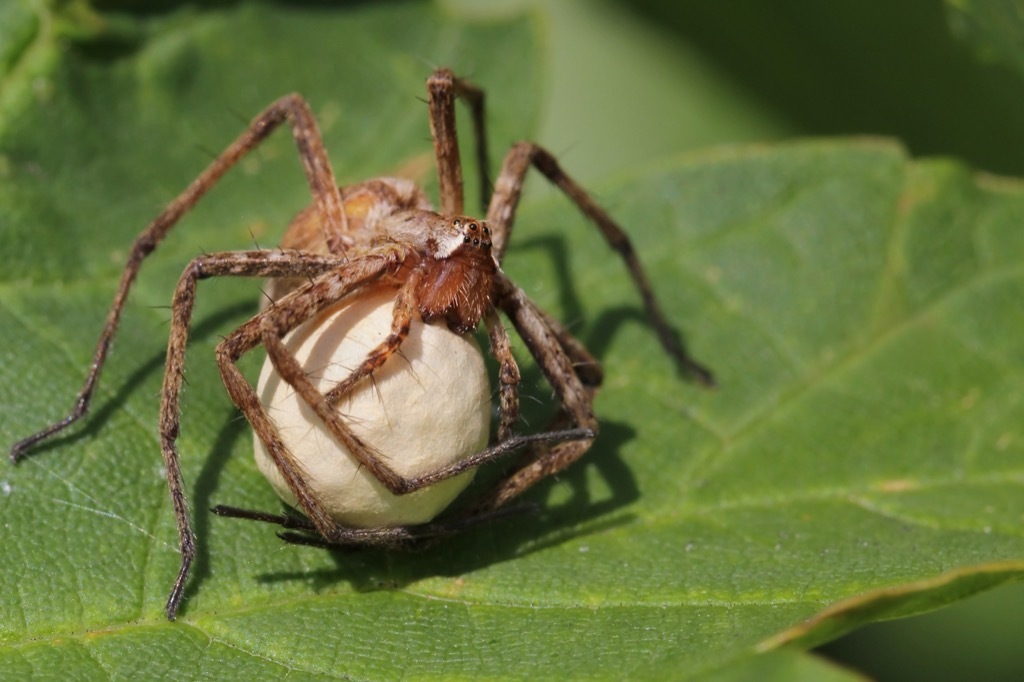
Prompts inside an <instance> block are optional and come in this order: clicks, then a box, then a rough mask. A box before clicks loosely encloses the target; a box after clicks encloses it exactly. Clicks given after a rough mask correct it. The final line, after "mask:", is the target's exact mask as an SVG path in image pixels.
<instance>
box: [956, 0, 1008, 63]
mask: <svg viewBox="0 0 1024 682" xmlns="http://www.w3.org/2000/svg"><path fill="white" fill-rule="evenodd" d="M946 9H947V11H948V13H949V20H950V24H951V25H952V27H953V29H954V31H956V32H957V34H958V35H959V36H960V37H961V38H962V39H963V40H964V41H966V42H968V43H970V44H972V45H973V46H974V47H975V48H976V49H977V51H978V53H979V55H980V56H981V57H982V58H983V59H987V60H991V61H999V62H1002V63H1004V64H1007V65H1009V66H1011V67H1013V68H1014V69H1016V70H1017V72H1018V73H1019V74H1024V3H1022V2H1021V1H1020V0H946Z"/></svg>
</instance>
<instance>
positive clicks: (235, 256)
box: [160, 251, 339, 620]
mask: <svg viewBox="0 0 1024 682" xmlns="http://www.w3.org/2000/svg"><path fill="white" fill-rule="evenodd" d="M338 263H339V259H338V258H337V257H330V256H328V257H325V256H319V255H313V254H306V253H296V252H288V251H229V252H225V253H213V254H207V255H205V256H200V257H198V258H196V259H194V260H193V261H192V262H191V263H189V265H188V267H186V268H185V271H184V272H183V273H182V274H181V278H180V279H179V280H178V285H177V287H176V288H175V290H174V298H173V302H172V310H171V331H170V335H169V338H168V342H167V365H166V370H165V372H164V382H163V389H162V391H161V401H160V445H161V452H162V454H163V459H164V467H165V469H166V470H167V486H168V488H169V489H170V494H171V502H172V504H173V506H174V515H175V520H176V521H177V525H178V541H179V547H180V550H181V567H180V569H179V570H178V576H177V578H176V579H175V581H174V586H173V588H172V589H171V593H170V596H169V597H168V599H167V606H166V612H167V617H168V618H170V619H171V620H174V618H175V616H176V614H177V612H178V606H179V605H180V603H181V598H182V596H183V595H184V591H185V582H186V580H187V579H188V573H189V568H190V567H191V565H192V560H193V559H194V558H195V537H194V535H193V533H192V523H191V520H190V519H189V512H188V502H187V500H186V496H185V485H184V481H183V479H182V475H181V466H180V462H179V456H178V448H177V439H178V433H179V431H180V429H181V423H180V404H179V399H180V396H181V385H182V382H183V380H184V376H185V348H186V344H187V342H188V332H189V327H190V326H191V322H192V310H193V308H194V306H195V298H196V287H197V285H198V282H199V280H201V279H206V278H210V277H263V278H266V277H280V276H283V275H296V274H304V275H306V276H310V277H312V276H316V275H319V274H320V273H323V272H325V271H327V270H329V269H331V268H333V267H337V265H338Z"/></svg>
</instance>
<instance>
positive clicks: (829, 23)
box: [453, 0, 1024, 681]
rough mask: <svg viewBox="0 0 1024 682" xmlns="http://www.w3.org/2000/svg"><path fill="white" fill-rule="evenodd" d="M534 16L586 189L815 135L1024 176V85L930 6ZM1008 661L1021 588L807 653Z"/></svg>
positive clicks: (827, 5) (969, 664)
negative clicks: (714, 153) (641, 171)
mask: <svg viewBox="0 0 1024 682" xmlns="http://www.w3.org/2000/svg"><path fill="white" fill-rule="evenodd" d="M453 4H457V5H458V7H459V8H460V10H466V11H481V10H480V6H481V5H480V3H474V2H470V1H469V0H462V1H461V2H458V3H453ZM485 4H486V5H487V6H488V11H492V12H495V11H515V10H516V8H520V7H521V6H522V5H523V4H531V3H529V2H525V3H524V2H522V1H520V0H507V1H505V2H501V1H499V0H495V2H491V3H485ZM533 5H534V6H535V8H536V9H538V10H539V11H540V13H541V15H542V16H543V17H544V19H545V21H546V23H547V26H546V30H547V31H548V33H549V39H550V47H549V49H550V54H549V56H548V57H549V60H550V64H549V71H548V73H549V74H550V75H549V82H548V83H547V93H546V96H547V101H546V106H545V108H544V112H545V116H544V118H543V119H542V123H541V129H540V131H539V132H538V139H539V140H541V141H542V142H551V141H555V142H554V145H555V151H556V152H558V153H560V154H562V155H563V156H564V158H565V162H566V164H567V165H570V166H571V167H572V168H573V169H574V170H576V171H577V173H578V174H579V175H580V176H582V177H583V178H584V179H585V180H588V179H596V178H604V177H608V176H614V175H615V174H616V172H618V171H619V170H620V169H626V168H636V166H637V165H643V164H645V163H647V162H649V161H653V160H654V159H659V158H664V157H666V156H671V155H673V154H678V153H682V152H685V151H687V150H691V149H695V148H702V147H708V146H715V145H730V144H752V143H759V142H771V141H776V140H783V139H790V138H794V137H807V136H825V135H828V136H832V135H841V136H846V135H881V136H887V137H893V138H897V139H899V140H901V141H902V143H903V144H904V145H906V146H907V147H908V149H909V150H910V151H911V152H912V153H913V154H914V155H915V156H951V157H957V158H960V159H962V160H965V161H966V162H968V163H969V164H971V165H973V166H974V167H976V168H977V169H979V170H981V171H986V172H992V173H996V174H1005V175H1015V176H1021V175H1024V79H1022V77H1021V76H1020V75H1018V74H1017V73H1016V72H1015V71H1014V70H1013V69H1012V68H1010V67H1009V66H1004V65H1002V64H1000V63H997V62H996V61H995V60H991V59H990V60H982V59H981V58H979V56H978V54H977V52H976V51H975V50H974V49H973V48H972V47H971V46H970V45H967V44H965V43H964V42H962V41H961V40H959V39H958V38H957V36H955V35H953V32H952V31H951V29H950V21H949V16H948V15H947V8H946V7H945V6H944V4H943V3H942V2H941V1H940V0H900V1H899V2H892V1H891V0H831V1H830V2H820V0H774V1H773V2H770V3H769V2H763V1H760V0H730V1H729V2H710V1H707V0H704V1H698V0H683V1H680V2H675V1H673V2H669V1H667V0H633V1H626V0H622V1H620V2H610V1H594V0H590V1H587V0H558V1H556V2H539V0H538V2H536V3H533ZM1014 8H1015V9H1016V11H1017V12H1018V16H1020V17H1021V19H1022V21H1024V4H1019V3H1018V5H1016V6H1014V5H1013V3H1010V9H1011V11H1013V10H1014ZM1021 50H1022V51H1024V45H1021ZM559 145H564V146H559ZM577 169H578V170H577ZM1022 648H1024V585H1012V586H1009V587H1004V588H1001V589H997V590H994V591H992V592H990V593H986V594H982V595H980V596H977V597H975V598H973V599H970V600H967V601H965V602H962V603H960V604H957V605H954V606H952V607H949V608H946V609H943V610H941V611H938V612H935V613H932V614H928V615H924V616H919V617H916V618H909V619H904V620H899V621H891V622H887V623H880V624H878V625H875V626H872V627H869V628H865V629H863V630H861V631H858V632H855V633H853V634H852V635H849V636H847V637H846V638H844V639H842V640H839V641H837V642H833V643H831V644H829V645H827V646H825V647H823V648H822V649H820V650H819V653H822V654H824V655H826V656H828V657H830V658H832V659H833V660H835V661H838V662H840V663H842V664H844V665H846V666H849V667H851V668H853V669H855V670H858V671H860V672H862V673H864V674H866V675H868V676H870V677H872V678H874V679H880V680H963V679H977V680H1008V681H1009V680H1019V679H1024V656H1022V655H1021V649H1022Z"/></svg>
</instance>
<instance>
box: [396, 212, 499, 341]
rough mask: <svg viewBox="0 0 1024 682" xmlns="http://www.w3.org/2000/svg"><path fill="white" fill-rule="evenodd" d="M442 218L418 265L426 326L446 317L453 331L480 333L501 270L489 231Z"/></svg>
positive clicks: (482, 225)
mask: <svg viewBox="0 0 1024 682" xmlns="http://www.w3.org/2000/svg"><path fill="white" fill-rule="evenodd" d="M438 217H439V219H440V221H439V223H440V224H438V225H436V227H434V229H432V234H431V238H430V239H428V241H427V248H426V249H425V250H426V253H425V254H423V255H424V257H423V259H422V260H421V262H420V267H421V268H422V270H423V272H422V275H423V277H422V280H421V281H420V284H419V286H418V287H417V288H416V295H417V298H418V299H419V308H420V315H422V316H423V319H424V320H427V321H428V322H429V321H431V320H435V319H440V318H443V319H444V320H445V321H447V322H448V326H449V327H450V328H451V329H452V330H453V331H456V332H458V333H460V334H465V333H467V332H470V331H472V330H474V329H476V326H477V325H478V324H479V323H480V319H481V318H482V317H483V315H484V311H485V310H486V308H487V305H488V303H489V302H490V300H491V288H492V285H493V283H494V274H495V272H497V270H498V263H497V262H496V261H495V260H494V256H493V255H491V229H490V228H489V227H488V226H487V223H486V222H484V221H482V220H476V219H475V218H467V217H465V216H452V217H448V216H438Z"/></svg>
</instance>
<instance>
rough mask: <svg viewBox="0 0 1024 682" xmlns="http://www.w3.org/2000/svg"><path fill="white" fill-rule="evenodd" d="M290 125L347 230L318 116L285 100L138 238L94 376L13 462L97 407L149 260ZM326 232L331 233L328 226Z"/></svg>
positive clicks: (319, 202)
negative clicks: (223, 181)
mask: <svg viewBox="0 0 1024 682" xmlns="http://www.w3.org/2000/svg"><path fill="white" fill-rule="evenodd" d="M284 121H288V122H289V123H290V124H291V128H292V134H293V137H294V138H295V144H296V146H297V147H298V151H299V157H300V158H301V159H302V164H303V166H304V168H305V171H306V178H307V180H308V181H309V187H310V190H311V191H312V194H313V200H314V203H315V204H316V206H317V209H318V210H319V212H320V215H321V217H322V223H323V225H325V226H331V227H332V228H335V232H337V231H338V230H340V231H344V230H345V229H346V222H345V213H344V210H343V208H342V203H341V195H340V193H339V191H338V187H337V182H336V181H335V179H334V171H333V170H331V165H330V162H329V161H328V159H327V153H326V151H325V150H324V145H323V140H322V139H321V137H320V131H319V129H318V128H317V125H316V120H315V119H314V118H313V113H312V111H310V108H309V105H308V104H307V103H306V101H305V100H304V99H302V98H301V97H300V96H299V95H287V96H285V97H282V98H281V99H279V100H277V101H276V102H274V103H273V104H271V105H270V106H269V107H267V108H266V109H265V110H263V112H262V113H260V114H259V115H258V116H257V117H256V118H255V119H253V121H252V122H251V123H250V124H249V127H248V128H247V129H246V130H245V132H243V133H242V134H241V135H240V136H239V137H238V138H236V139H235V141H234V142H232V143H231V144H230V145H229V146H228V147H227V149H225V150H224V151H223V152H222V153H221V154H220V156H218V157H217V158H216V159H214V160H213V162H212V163H211V164H210V165H209V166H207V167H206V169H205V170H204V171H203V172H202V173H200V175H199V177H197V178H196V179H195V180H194V181H192V184H190V185H189V186H188V187H186V188H185V190H184V191H182V193H181V194H179V195H178V196H177V197H175V199H174V200H173V201H171V202H170V203H169V204H168V205H167V206H166V207H165V208H164V210H163V211H161V212H160V215H158V216H157V217H156V218H155V219H153V221H152V222H151V223H150V224H149V225H148V226H147V227H146V229H144V230H143V231H142V232H141V233H140V234H139V235H138V236H137V237H136V238H135V241H134V242H133V243H132V247H131V251H130V253H129V256H128V262H127V264H126V265H125V268H124V271H123V272H122V273H121V281H120V283H119V284H118V287H117V293H116V294H115V295H114V301H113V303H112V304H111V306H110V310H109V312H108V313H107V318H106V321H105V322H104V324H103V331H102V332H101V333H100V337H99V340H98V341H97V343H96V350H95V352H94V354H93V359H92V363H91V364H90V365H89V372H88V374H87V375H86V378H85V382H84V383H83V385H82V388H81V390H80V391H79V393H78V397H77V398H76V399H75V402H74V405H73V406H72V408H71V411H70V412H69V413H68V415H67V416H66V417H64V418H63V419H61V420H60V421H57V422H54V423H53V424H50V425H49V426H47V427H46V428H45V429H43V430H41V431H39V432H37V433H35V434H33V435H31V436H28V437H27V438H24V439H22V440H20V441H18V442H17V443H15V444H14V445H13V446H12V447H11V451H10V457H11V461H13V462H17V461H18V460H19V459H21V458H22V457H23V456H24V455H25V453H26V452H27V451H28V450H29V449H30V448H31V447H32V446H34V445H35V444H36V443H38V442H40V441H42V440H44V439H46V438H49V437H50V436H52V435H54V434H56V433H58V432H60V431H62V430H64V429H65V428H67V427H68V426H70V425H71V424H73V423H75V422H76V421H78V420H79V419H80V418H82V417H83V416H85V414H86V412H88V410H89V405H90V403H91V402H92V397H93V393H94V392H95V390H96V385H97V383H98V381H99V377H100V373H101V372H102V371H103V365H104V363H105V362H106V360H107V356H108V354H109V352H110V347H111V344H112V342H113V340H114V336H115V335H116V334H117V327H118V324H119V322H120V319H121V312H122V310H124V305H125V301H126V300H127V298H128V293H129V291H130V290H131V288H132V284H133V283H134V282H135V278H136V276H137V275H138V272H139V268H140V267H141V265H142V262H143V260H144V259H145V258H146V256H148V255H149V254H150V253H152V252H153V251H154V250H155V249H156V247H157V246H158V245H159V244H160V242H161V241H163V239H164V237H166V236H167V233H168V232H170V231H171V228H173V227H174V226H175V224H176V223H177V222H178V220H180V219H181V217H182V216H183V215H184V214H185V213H186V212H187V211H188V210H189V209H191V208H192V207H193V206H194V205H195V204H196V202H198V201H199V199H201V198H202V197H203V195H204V194H206V192H207V191H208V190H209V189H210V188H211V187H213V186H214V185H215V184H216V183H217V181H218V180H219V179H220V178H221V176H223V175H224V174H225V173H226V172H227V171H228V170H229V169H230V168H231V167H232V166H234V165H235V164H236V163H238V161H239V160H240V159H241V158H242V157H243V156H245V155H246V154H247V153H248V152H249V151H251V150H252V149H253V148H254V147H256V146H257V145H258V144H259V143H260V142H261V141H262V140H263V139H264V138H266V137H267V136H268V135H269V134H270V133H271V132H272V131H273V130H274V129H275V128H277V127H278V126H279V125H280V124H281V123H283V122H284ZM325 229H327V228H326V227H325ZM339 246H340V245H339Z"/></svg>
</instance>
